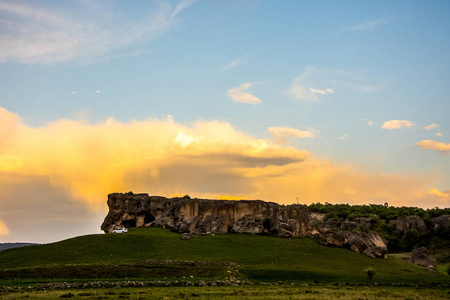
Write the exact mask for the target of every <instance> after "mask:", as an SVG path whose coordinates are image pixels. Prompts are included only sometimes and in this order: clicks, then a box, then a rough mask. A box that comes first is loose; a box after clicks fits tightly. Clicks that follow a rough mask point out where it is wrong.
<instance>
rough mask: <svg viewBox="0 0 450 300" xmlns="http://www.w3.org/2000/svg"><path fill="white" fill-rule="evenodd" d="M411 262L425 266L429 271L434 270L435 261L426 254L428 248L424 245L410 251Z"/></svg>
mask: <svg viewBox="0 0 450 300" xmlns="http://www.w3.org/2000/svg"><path fill="white" fill-rule="evenodd" d="M411 262H412V263H414V264H416V265H419V266H422V267H425V268H427V270H429V271H431V272H436V270H437V269H436V262H434V261H433V260H432V259H431V258H430V257H429V256H428V250H427V248H425V247H420V248H417V249H413V250H412V251H411Z"/></svg>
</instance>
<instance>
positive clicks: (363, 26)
mask: <svg viewBox="0 0 450 300" xmlns="http://www.w3.org/2000/svg"><path fill="white" fill-rule="evenodd" d="M386 23H388V21H387V20H385V19H379V20H373V21H366V22H362V23H360V24H357V25H353V26H348V27H346V28H343V29H341V30H339V31H338V32H337V33H341V32H345V31H367V30H373V29H375V28H376V27H379V26H381V25H384V24H386Z"/></svg>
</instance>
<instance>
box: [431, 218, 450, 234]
mask: <svg viewBox="0 0 450 300" xmlns="http://www.w3.org/2000/svg"><path fill="white" fill-rule="evenodd" d="M431 225H432V227H433V231H434V232H436V231H438V230H449V229H450V215H443V216H439V217H437V218H433V219H431Z"/></svg>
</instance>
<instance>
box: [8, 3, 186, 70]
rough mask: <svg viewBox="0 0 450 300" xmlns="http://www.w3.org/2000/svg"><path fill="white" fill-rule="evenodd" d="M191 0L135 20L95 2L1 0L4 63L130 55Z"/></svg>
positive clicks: (165, 5)
mask: <svg viewBox="0 0 450 300" xmlns="http://www.w3.org/2000/svg"><path fill="white" fill-rule="evenodd" d="M192 3H193V1H181V2H179V4H178V5H177V6H176V7H175V8H172V7H171V6H170V5H169V4H168V2H163V3H159V4H158V5H156V6H155V7H154V8H153V9H152V11H151V12H148V13H144V15H145V16H144V17H142V18H141V19H138V20H136V19H132V20H131V18H129V17H128V16H126V15H124V14H123V12H122V11H121V10H120V9H119V8H114V7H112V6H111V5H108V6H106V5H100V4H98V3H96V2H95V1H81V0H80V1H73V2H71V4H72V7H71V10H70V11H69V10H66V9H63V8H62V7H61V6H60V5H59V1H54V2H48V3H47V4H46V5H45V7H44V6H39V5H38V4H37V2H36V1H3V2H0V28H1V30H0V44H1V45H2V47H0V62H7V61H18V62H21V63H26V64H52V63H57V62H64V61H72V60H75V59H80V58H85V59H100V57H101V58H102V59H104V58H105V57H108V55H110V56H112V57H117V56H124V55H128V54H129V53H127V52H126V50H124V48H125V46H128V45H131V44H135V43H142V44H145V43H148V42H150V41H152V40H154V39H156V38H157V37H159V36H161V35H162V34H164V33H165V32H166V31H167V30H168V29H169V28H170V27H171V23H172V20H173V18H174V17H175V16H176V15H177V14H178V13H179V12H180V11H181V10H183V9H184V8H186V7H188V6H189V5H190V4H192ZM107 7H109V8H107ZM127 17H128V18H127Z"/></svg>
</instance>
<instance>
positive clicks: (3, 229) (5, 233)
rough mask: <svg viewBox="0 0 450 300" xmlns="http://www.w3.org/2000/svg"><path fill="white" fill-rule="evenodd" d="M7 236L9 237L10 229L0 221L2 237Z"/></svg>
mask: <svg viewBox="0 0 450 300" xmlns="http://www.w3.org/2000/svg"><path fill="white" fill-rule="evenodd" d="M6 235H9V229H8V227H7V226H6V225H5V223H3V221H2V220H0V236H6Z"/></svg>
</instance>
